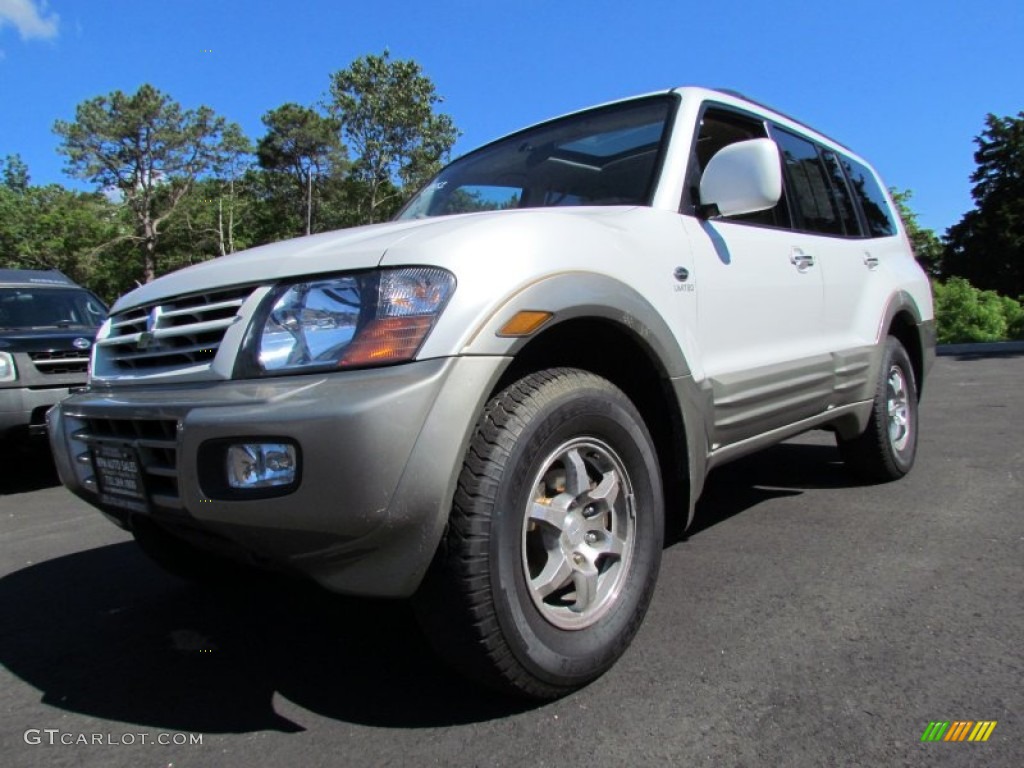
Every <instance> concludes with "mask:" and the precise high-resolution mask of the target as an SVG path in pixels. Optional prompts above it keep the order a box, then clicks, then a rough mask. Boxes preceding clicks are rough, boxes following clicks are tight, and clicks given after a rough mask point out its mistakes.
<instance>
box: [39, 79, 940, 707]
mask: <svg viewBox="0 0 1024 768" xmlns="http://www.w3.org/2000/svg"><path fill="white" fill-rule="evenodd" d="M933 355H934V320H933V313H932V301H931V294H930V291H929V286H928V281H927V279H926V278H925V275H924V274H923V273H922V271H921V269H920V268H919V267H918V266H917V264H916V262H915V261H914V258H913V255H912V253H911V249H910V246H909V243H908V241H907V237H906V234H905V232H904V230H903V228H902V226H901V224H900V222H899V219H898V217H897V216H896V215H895V214H894V213H893V204H892V201H891V199H890V198H889V195H888V194H887V193H886V191H885V187H884V186H883V184H882V183H881V181H880V180H879V178H878V176H877V175H876V174H875V172H874V171H873V170H872V169H871V167H870V166H869V165H868V164H867V163H866V161H865V160H863V159H862V158H861V157H859V156H858V155H856V154H855V153H853V152H852V151H851V150H849V149H847V148H846V147H844V146H843V145H841V144H839V143H837V142H836V141H834V140H832V139H829V138H828V137H826V136H824V135H822V134H821V133H818V132H816V131H814V130H812V129H810V128H808V127H807V126H805V125H803V124H802V123H800V122H798V121H796V120H793V119H791V118H789V117H787V116H785V115H783V114H782V113H780V112H777V111H775V110H772V109H769V108H767V107H764V106H762V105H760V104H757V103H755V102H753V101H750V100H748V99H746V98H743V97H741V96H739V95H736V94H733V93H728V92H722V91H711V90H706V89H700V88H680V89H676V90H672V91H669V92H664V93H658V94H653V95H648V96H643V97H638V98H634V99H629V100H625V101H621V102H616V103H614V104H608V105H604V106H600V107H596V108H594V109H590V110H586V111H583V112H578V113H575V114H571V115H568V116H566V117H562V118H558V119H555V120H552V121H549V122H546V123H543V124H541V125H538V126H535V127H533V128H528V129H526V130H524V131H520V132H518V133H515V134H512V135H510V136H508V137H506V138H503V139H500V140H498V141H496V142H494V143H492V144H489V145H487V146H485V147H483V148H482V149H479V150H477V151H476V152H473V153H471V154H468V155H466V156H464V157H462V158H461V159H459V160H457V161H455V162H454V163H452V164H451V165H450V166H448V167H447V168H445V169H444V170H443V171H441V173H440V174H439V175H438V176H437V177H436V178H435V179H433V180H432V181H431V182H430V183H429V184H427V185H426V187H424V188H423V190H421V191H420V192H419V193H418V194H417V195H416V196H415V197H414V198H413V199H412V200H411V201H410V202H409V203H408V205H407V206H406V207H405V209H404V210H403V211H402V212H401V213H400V214H399V215H398V217H397V219H396V220H395V221H394V222H391V223H387V224H381V225H373V226H366V227H359V228H356V229H350V230H346V231H340V232H331V233H327V234H321V235H314V236H312V237H305V238H301V239H297V240H293V241H289V242H283V243H275V244H273V245H267V246H263V247H260V248H254V249H252V250H250V251H248V252H245V253H240V254H236V255H233V256H227V257H223V258H219V259H216V260H214V261H211V262H207V263H204V264H200V265H197V266H193V267H190V268H188V269H185V270H182V271H180V272H177V273H174V274H171V275H168V276H166V277H163V278H161V279H159V280H157V281H155V282H153V283H151V284H149V285H145V286H142V287H141V288H139V289H137V290H135V291H133V292H131V293H130V294H128V295H127V296H125V297H123V298H122V299H120V300H119V301H118V302H117V304H116V305H115V306H114V308H113V314H112V316H111V318H110V319H109V320H108V321H107V322H106V323H105V324H104V325H103V327H102V329H101V330H100V333H99V337H98V340H97V342H96V347H95V349H94V352H93V363H92V364H93V367H92V381H91V385H90V391H89V392H87V393H84V394H80V395H75V396H73V397H71V398H70V399H68V400H66V401H65V402H64V403H62V404H61V405H60V407H59V408H57V409H55V410H54V411H52V412H51V414H50V420H49V423H50V433H51V440H52V445H53V449H54V452H55V454H56V455H57V457H58V459H57V464H58V469H59V472H60V475H61V478H62V480H63V481H64V483H65V484H66V485H67V486H68V487H69V488H70V489H71V490H72V491H74V492H75V493H76V494H78V495H79V496H81V497H82V498H83V499H85V500H87V501H89V502H90V503H92V504H94V505H95V506H97V507H99V508H100V509H101V510H102V511H103V512H104V513H105V514H106V515H107V516H108V517H109V518H110V519H111V520H113V521H114V522H115V523H117V524H118V525H120V526H122V527H124V528H126V529H128V530H130V531H132V532H133V533H134V534H135V536H136V538H137V540H138V541H139V543H140V544H141V545H142V546H143V548H144V549H146V551H147V552H149V553H150V554H152V555H153V556H154V557H155V558H156V559H157V560H159V561H160V562H162V563H163V564H164V565H166V566H167V567H169V568H170V569H172V570H174V571H176V572H178V573H181V574H184V575H191V576H193V577H201V576H203V575H207V576H208V575H209V572H208V571H207V570H205V564H207V563H208V561H209V558H210V557H211V556H216V557H227V558H235V559H241V560H244V561H247V562H250V563H253V564H257V565H261V566H265V567H271V568H278V569H284V570H288V571H292V572H297V573H301V574H304V575H306V576H308V577H310V578H312V579H314V580H315V581H317V582H319V583H320V584H322V585H323V586H325V587H326V588H328V589H331V590H335V591H338V592H344V593H352V594H359V595H375V596H389V597H414V599H415V604H416V606H417V611H418V613H419V615H420V617H421V621H422V624H423V626H424V628H425V630H426V632H427V634H428V636H429V637H430V638H431V639H432V642H433V643H434V645H435V646H436V647H437V649H438V651H439V652H440V653H441V654H443V655H444V656H445V657H446V658H447V659H449V660H450V661H451V662H452V663H453V664H454V665H455V666H457V667H458V668H460V669H461V670H463V671H464V672H466V673H468V674H470V675H471V676H473V677H474V679H477V680H480V681H482V682H485V683H487V684H490V685H492V686H494V687H496V688H498V689H501V690H505V691H511V692H515V693H518V694H523V695H526V696H530V697H535V698H542V699H543V698H551V697H556V696H560V695H563V694H565V693H567V692H569V691H571V690H573V689H575V688H577V687H579V686H581V685H584V684H586V683H587V682H589V681H591V680H593V679H594V678H596V677H597V676H599V675H600V674H601V673H603V672H604V671H605V670H607V669H608V668H609V667H610V666H611V665H612V664H613V663H614V662H615V660H616V659H617V658H618V657H619V656H620V655H621V654H622V653H623V651H624V650H625V648H626V647H627V646H628V645H629V642H630V640H631V639H632V637H633V635H634V633H635V632H636V631H637V629H638V627H639V626H640V623H641V620H642V618H643V616H644V613H645V611H646V609H647V606H648V603H649V602H650V599H651V595H652V593H653V591H654V585H655V579H656V577H657V573H658V566H659V562H660V558H661V550H662V543H663V535H664V530H665V527H666V525H667V524H671V523H673V522H675V523H678V525H680V526H685V525H686V524H688V523H689V521H690V520H691V518H692V515H693V506H694V502H695V500H696V499H697V498H698V496H699V494H700V492H701V488H702V485H703V482H704V478H705V476H706V475H707V473H708V472H709V471H710V470H711V469H712V468H713V467H715V466H718V465H719V464H722V463H723V462H726V461H728V460H730V459H733V458H736V457H738V456H742V455H744V454H747V453H750V452H752V451H755V450H757V449H760V448H762V447H765V446H768V445H771V444H773V443H776V442H778V441H780V440H784V439H785V438H787V437H790V436H792V435H796V434H798V433H800V432H804V431H806V430H810V429H829V430H832V431H834V432H835V434H836V436H837V439H838V443H839V447H840V449H841V451H842V455H843V458H844V459H845V460H846V462H847V463H848V464H849V465H850V466H851V468H852V469H853V470H855V471H856V472H857V473H858V474H859V475H860V476H861V477H864V478H867V479H868V480H871V481H885V480H893V479H896V478H898V477H900V476H902V475H903V474H905V473H906V472H907V471H909V470H910V468H911V466H912V464H913V462H914V455H915V449H916V444H917V435H918V421H917V404H918V398H919V396H920V392H921V385H922V383H923V380H924V378H925V375H926V373H927V371H928V369H929V366H930V365H931V362H932V360H933Z"/></svg>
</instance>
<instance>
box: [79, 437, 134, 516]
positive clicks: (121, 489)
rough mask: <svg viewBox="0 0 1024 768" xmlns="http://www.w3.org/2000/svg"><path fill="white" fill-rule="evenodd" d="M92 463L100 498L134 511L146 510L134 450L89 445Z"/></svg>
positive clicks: (106, 502) (105, 501)
mask: <svg viewBox="0 0 1024 768" xmlns="http://www.w3.org/2000/svg"><path fill="white" fill-rule="evenodd" d="M92 464H93V467H95V468H96V482H97V484H98V485H99V492H100V501H102V502H104V503H105V504H111V505H113V506H115V507H123V508H125V509H131V510H134V511H136V512H145V511H146V492H145V489H144V488H143V485H142V472H141V470H140V469H139V457H138V454H136V453H135V451H134V450H132V449H131V448H126V447H124V446H120V445H96V446H93V449H92Z"/></svg>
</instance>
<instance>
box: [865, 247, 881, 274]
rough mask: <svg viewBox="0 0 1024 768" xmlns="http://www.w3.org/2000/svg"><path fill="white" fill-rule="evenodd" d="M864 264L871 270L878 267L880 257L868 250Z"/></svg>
mask: <svg viewBox="0 0 1024 768" xmlns="http://www.w3.org/2000/svg"><path fill="white" fill-rule="evenodd" d="M864 266H866V267H867V268H868V269H870V270H876V269H878V257H877V256H872V255H871V254H870V253H868V252H867V251H865V252H864Z"/></svg>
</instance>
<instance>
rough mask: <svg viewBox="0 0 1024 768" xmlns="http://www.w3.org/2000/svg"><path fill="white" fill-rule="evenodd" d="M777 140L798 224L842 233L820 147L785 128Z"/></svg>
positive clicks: (839, 217)
mask: <svg viewBox="0 0 1024 768" xmlns="http://www.w3.org/2000/svg"><path fill="white" fill-rule="evenodd" d="M775 141H776V143H777V144H778V145H779V149H780V150H781V152H782V158H783V162H784V165H785V169H786V180H787V184H788V189H789V191H790V200H792V205H793V208H794V210H795V213H796V223H797V225H798V226H799V227H800V228H801V229H805V230H808V231H810V232H821V233H823V234H826V235H841V234H843V221H842V217H841V216H840V213H839V211H838V210H837V207H836V202H835V200H834V199H833V196H832V186H831V184H830V183H829V178H828V173H827V172H826V170H825V164H824V162H822V159H821V157H820V156H819V155H818V149H817V147H816V146H815V145H814V144H812V143H811V142H809V141H807V140H806V139H801V138H799V137H798V136H794V135H793V134H791V133H787V132H786V131H779V130H777V131H775Z"/></svg>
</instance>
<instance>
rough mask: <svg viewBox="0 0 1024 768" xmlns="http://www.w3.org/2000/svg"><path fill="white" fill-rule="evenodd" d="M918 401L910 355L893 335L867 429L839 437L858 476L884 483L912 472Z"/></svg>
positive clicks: (887, 344)
mask: <svg viewBox="0 0 1024 768" xmlns="http://www.w3.org/2000/svg"><path fill="white" fill-rule="evenodd" d="M917 402H918V394H917V380H916V379H915V377H914V366H913V365H911V362H910V356H909V355H908V354H907V350H906V349H904V348H903V345H902V344H901V343H900V342H899V340H898V339H896V338H895V337H893V336H889V337H888V338H887V339H886V342H885V353H884V356H883V358H882V366H881V368H880V369H879V372H878V383H877V386H876V388H875V398H874V402H873V403H872V407H871V418H870V420H869V421H868V426H867V429H865V430H864V432H863V434H861V435H858V436H857V437H855V438H853V439H851V440H843V439H842V438H838V439H837V442H838V445H839V452H840V454H841V455H842V457H843V462H844V463H845V464H846V467H847V468H848V469H849V470H850V471H851V472H852V473H853V474H854V475H855V476H856V477H858V478H860V479H861V480H865V481H867V482H872V483H884V482H888V481H890V480H898V479H899V478H901V477H903V476H904V475H905V474H907V472H909V471H910V468H911V467H913V466H914V457H915V455H916V454H917V425H918V421H917Z"/></svg>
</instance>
